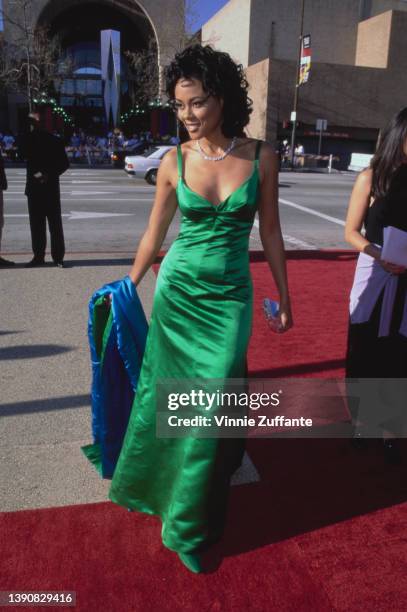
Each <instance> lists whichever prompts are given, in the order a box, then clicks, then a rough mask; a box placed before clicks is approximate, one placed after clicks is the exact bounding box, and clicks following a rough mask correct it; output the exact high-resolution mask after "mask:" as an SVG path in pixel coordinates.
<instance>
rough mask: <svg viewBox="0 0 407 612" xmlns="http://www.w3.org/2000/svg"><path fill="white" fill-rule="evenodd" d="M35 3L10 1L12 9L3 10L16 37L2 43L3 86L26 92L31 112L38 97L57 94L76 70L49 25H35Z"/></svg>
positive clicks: (0, 78) (0, 53) (0, 73)
mask: <svg viewBox="0 0 407 612" xmlns="http://www.w3.org/2000/svg"><path fill="white" fill-rule="evenodd" d="M32 4H33V3H32V0H14V2H10V3H9V5H10V11H9V12H7V11H4V10H1V15H2V18H3V22H4V23H5V24H6V27H8V28H10V30H12V33H13V37H12V38H13V40H12V42H7V41H5V40H4V39H3V40H2V41H1V43H0V82H1V84H2V87H3V88H4V89H6V90H7V91H10V90H11V91H15V92H18V93H20V94H22V95H24V96H25V97H26V99H27V103H28V107H29V110H30V112H31V111H32V110H33V107H34V105H35V100H39V99H41V98H44V96H45V97H49V96H53V95H55V94H56V93H57V90H58V88H59V86H60V84H61V83H62V79H63V78H65V77H66V76H68V74H69V73H70V72H71V70H72V67H71V64H72V63H71V60H70V59H69V58H63V54H62V49H61V45H60V42H59V40H58V38H57V37H55V36H54V37H51V36H50V32H49V30H48V29H47V28H45V27H35V25H34V22H33V19H32V8H33V7H32ZM11 6H13V12H11Z"/></svg>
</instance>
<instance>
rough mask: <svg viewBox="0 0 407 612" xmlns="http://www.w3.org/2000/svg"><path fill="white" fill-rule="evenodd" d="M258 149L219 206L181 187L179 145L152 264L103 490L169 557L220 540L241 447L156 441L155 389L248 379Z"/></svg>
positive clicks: (238, 443) (209, 441) (235, 441)
mask: <svg viewBox="0 0 407 612" xmlns="http://www.w3.org/2000/svg"><path fill="white" fill-rule="evenodd" d="M259 144H260V141H259V142H258V146H257V147H256V156H255V157H256V159H255V160H254V161H253V171H252V173H251V175H250V176H249V177H248V179H247V180H246V181H245V182H244V183H243V184H242V185H241V186H240V187H238V189H236V190H235V191H234V192H233V193H232V194H231V195H230V196H229V197H228V198H227V199H226V200H224V201H223V202H221V203H220V204H219V205H218V206H214V205H213V204H212V203H210V202H208V201H207V200H206V199H205V198H204V197H203V196H201V195H199V194H196V193H195V192H193V191H192V190H191V189H190V188H189V187H188V186H187V185H186V183H185V182H184V179H183V176H182V155H181V149H180V147H178V171H179V181H178V185H177V197H178V205H179V209H180V212H181V227H180V231H179V234H178V236H177V238H176V240H175V241H174V242H173V244H172V246H171V248H170V249H169V251H168V252H167V254H166V256H165V257H164V259H163V261H162V264H161V266H160V270H159V274H158V277H157V284H156V290H155V294H154V301H153V309H152V315H151V321H150V327H149V332H148V336H147V342H146V347H145V353H144V358H143V362H142V368H141V372H140V378H139V381H138V387H137V393H136V396H135V399H134V404H133V409H132V412H131V416H130V421H129V425H128V428H127V431H126V435H125V438H124V441H123V447H122V450H121V453H120V456H119V459H118V462H117V466H116V469H115V472H114V475H113V478H112V482H111V487H110V490H109V498H110V499H111V500H112V501H113V502H115V503H117V504H120V505H122V506H125V507H127V508H131V509H135V510H140V511H142V512H146V513H149V514H155V515H159V516H160V517H161V521H162V530H161V535H162V541H163V544H164V545H165V546H166V547H168V548H170V549H172V550H174V551H177V552H190V551H193V550H195V551H196V550H200V549H203V548H205V547H206V546H207V545H209V544H210V543H212V542H215V541H217V540H218V539H219V538H220V537H221V536H222V533H223V529H224V523H225V517H226V510H227V501H228V493H229V488H230V479H231V476H232V474H233V472H234V471H235V470H236V469H237V468H238V467H239V466H240V464H241V461H242V457H243V454H244V446H245V440H244V438H240V439H239V438H229V439H225V438H223V439H222V438H216V437H212V438H199V437H193V436H189V437H170V438H164V437H158V436H157V435H156V426H155V419H156V409H157V406H156V383H157V382H159V381H160V380H162V379H186V378H200V379H228V378H244V377H245V376H246V352H247V347H248V342H249V338H250V334H251V327H252V282H251V277H250V272H249V253H248V251H249V236H250V231H251V228H252V225H253V220H254V216H255V213H256V208H257V200H258V191H259V180H258V179H259V173H258V152H259Z"/></svg>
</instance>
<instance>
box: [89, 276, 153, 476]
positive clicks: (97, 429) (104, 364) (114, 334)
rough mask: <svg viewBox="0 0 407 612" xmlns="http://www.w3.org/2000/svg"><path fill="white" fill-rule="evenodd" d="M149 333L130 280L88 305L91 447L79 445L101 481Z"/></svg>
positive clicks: (111, 464)
mask: <svg viewBox="0 0 407 612" xmlns="http://www.w3.org/2000/svg"><path fill="white" fill-rule="evenodd" d="M147 331H148V324H147V319H146V317H145V314H144V310H143V307H142V304H141V302H140V299H139V297H138V295H137V291H136V288H135V286H134V284H133V283H132V281H131V279H130V277H128V276H127V277H126V278H124V279H123V280H119V281H116V282H114V283H109V284H107V285H104V286H103V287H102V288H101V289H99V290H98V291H96V292H95V293H94V294H93V296H92V298H91V300H90V302H89V322H88V339H89V346H90V353H91V360H92V435H93V444H89V445H87V446H83V447H82V451H83V453H84V454H85V456H86V457H87V458H88V459H89V461H91V463H93V465H94V466H95V467H96V469H97V470H98V472H99V473H100V475H101V476H102V477H103V478H111V477H112V475H113V472H114V469H115V467H116V463H117V459H118V457H119V454H120V450H121V447H122V444H123V438H124V435H125V433H126V429H127V425H128V422H129V417H130V412H131V407H132V405H133V400H134V394H135V391H136V388H137V383H138V379H139V374H140V369H141V363H142V359H143V354H144V348H145V343H146V337H147Z"/></svg>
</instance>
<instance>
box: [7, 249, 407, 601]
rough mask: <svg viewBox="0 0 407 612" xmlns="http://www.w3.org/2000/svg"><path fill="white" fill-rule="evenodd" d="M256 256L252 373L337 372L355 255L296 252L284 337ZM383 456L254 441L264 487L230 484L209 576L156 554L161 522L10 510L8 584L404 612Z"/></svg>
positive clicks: (398, 498)
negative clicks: (274, 323)
mask: <svg viewBox="0 0 407 612" xmlns="http://www.w3.org/2000/svg"><path fill="white" fill-rule="evenodd" d="M256 259H259V258H256V257H255V256H254V257H253V261H252V274H253V280H254V286H255V320H254V329H253V338H252V343H251V347H250V353H249V366H250V371H251V374H252V375H255V376H260V377H268V376H307V377H309V376H312V377H332V376H340V375H343V358H344V349H345V342H346V337H345V336H346V323H347V312H346V306H347V294H348V292H349V287H350V284H351V279H352V274H353V269H354V257H353V256H352V255H351V254H335V253H315V252H306V253H303V254H291V258H290V259H289V261H288V266H289V278H290V286H291V292H292V299H293V310H294V318H295V326H296V327H295V329H293V330H291V331H290V333H289V334H284V335H282V336H278V335H277V334H273V333H272V332H270V330H269V329H268V328H267V326H266V324H265V322H264V320H263V314H262V311H261V300H262V299H263V297H266V296H271V297H273V296H274V295H275V294H274V293H273V289H272V282H271V274H270V273H269V272H268V270H267V266H266V265H265V263H264V262H262V261H259V260H257V261H256ZM378 450H380V448H379V443H378V442H375V441H372V444H371V448H370V449H369V450H368V451H366V452H363V453H361V454H359V453H357V452H356V451H354V450H352V449H351V448H350V446H349V443H348V442H347V441H346V440H334V439H333V440H329V439H325V440H281V439H273V440H249V442H248V452H249V455H250V457H251V459H252V461H253V462H254V463H255V465H256V468H257V470H258V472H259V474H260V477H261V481H260V482H259V483H254V484H250V485H242V486H235V487H232V494H231V500H230V511H229V521H228V525H227V529H226V532H225V536H224V538H223V540H222V542H221V543H220V544H219V545H218V546H217V547H216V549H214V550H213V551H212V554H211V556H210V557H209V558H208V561H209V564H210V568H211V570H213V571H211V572H210V573H209V574H206V575H195V574H191V573H190V572H189V571H188V570H187V569H185V568H184V567H183V566H182V565H181V563H180V561H179V560H178V558H177V557H176V555H175V554H174V553H172V552H171V551H169V550H167V549H165V548H164V547H163V546H162V544H161V539H160V521H159V519H158V518H157V517H150V516H147V515H143V514H141V513H128V512H127V511H126V510H125V509H123V508H120V507H118V506H116V505H114V504H112V503H110V502H106V503H98V504H87V505H78V506H69V507H64V508H49V509H44V510H35V511H20V512H8V513H3V514H1V515H0V521H1V527H2V534H3V537H2V540H3V546H2V556H1V561H0V575H1V578H0V590H19V589H21V590H39V589H40V590H53V591H56V590H75V591H76V593H77V605H76V610H81V611H82V610H84V611H93V610H98V611H99V610H106V611H112V612H115V611H120V612H121V611H126V612H128V611H135V612H142V611H143V612H144V611H145V610H148V611H150V610H151V611H153V612H155V611H156V610H157V611H158V610H165V611H167V610H168V611H170V610H171V611H173V610H177V611H178V610H180V611H181V610H182V611H184V610H185V611H188V612H189V611H192V610H195V609H202V610H206V611H211V612H215V611H225V612H229V611H232V610H233V611H238V612H240V611H243V610H250V611H252V610H253V611H259V612H260V611H262V612H263V611H265V610H267V611H269V610H270V611H274V610H275V611H284V612H287V611H293V612H294V611H295V612H298V611H301V612H303V611H305V612H308V611H309V612H320V611H321V612H328V611H343V612H345V611H346V612H349V611H351V612H354V611H355V612H356V611H362V610H363V612H365V611H366V610H368V611H369V612H376V611H383V612H384V611H386V612H387V611H390V610H391V611H402V610H405V609H407V595H406V594H407V535H406V534H407V503H405V500H407V479H406V474H405V468H404V467H400V468H399V467H387V466H386V465H385V464H384V462H383V459H382V456H381V454H380V452H377V451H378ZM221 556H222V557H223V558H222V559H221ZM30 609H31V608H30ZM32 609H34V608H32ZM35 609H38V608H35Z"/></svg>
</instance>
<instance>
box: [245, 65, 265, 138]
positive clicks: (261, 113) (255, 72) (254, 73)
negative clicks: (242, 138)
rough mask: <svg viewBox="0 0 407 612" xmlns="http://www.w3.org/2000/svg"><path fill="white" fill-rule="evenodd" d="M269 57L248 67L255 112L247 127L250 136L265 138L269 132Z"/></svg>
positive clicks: (250, 95)
mask: <svg viewBox="0 0 407 612" xmlns="http://www.w3.org/2000/svg"><path fill="white" fill-rule="evenodd" d="M269 63H270V61H269V60H268V59H265V60H262V61H261V62H258V63H257V64H253V65H252V66H249V68H247V69H246V78H247V80H248V82H249V97H250V98H251V99H252V100H253V112H252V114H251V115H250V123H249V125H248V126H247V127H246V128H245V131H246V133H247V135H248V136H249V137H250V138H260V139H262V140H264V139H265V138H266V133H267V110H266V108H267V97H268V82H269Z"/></svg>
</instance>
